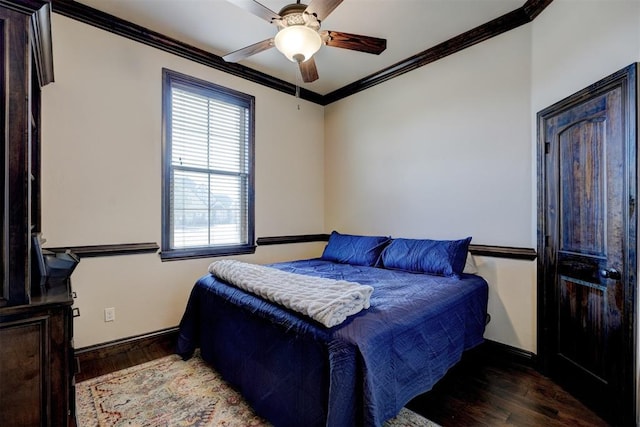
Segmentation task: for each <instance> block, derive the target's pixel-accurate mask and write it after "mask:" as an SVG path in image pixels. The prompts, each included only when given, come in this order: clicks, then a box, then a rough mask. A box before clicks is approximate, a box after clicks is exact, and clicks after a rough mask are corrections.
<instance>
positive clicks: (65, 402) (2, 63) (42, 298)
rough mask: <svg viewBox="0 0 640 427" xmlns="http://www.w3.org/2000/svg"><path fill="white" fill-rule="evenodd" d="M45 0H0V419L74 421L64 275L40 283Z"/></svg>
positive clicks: (47, 55) (48, 63) (47, 35)
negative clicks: (36, 246)
mask: <svg viewBox="0 0 640 427" xmlns="http://www.w3.org/2000/svg"><path fill="white" fill-rule="evenodd" d="M50 22H51V21H50V5H49V2H48V1H44V0H0V51H1V52H0V53H1V54H0V73H1V74H2V76H1V78H0V97H1V98H2V102H0V114H1V115H2V120H0V135H1V136H2V147H3V150H1V151H0V169H1V170H2V180H1V181H0V182H1V183H2V185H0V196H1V197H0V201H1V204H2V210H0V212H1V213H0V220H1V221H2V227H0V245H1V247H2V263H1V264H0V275H1V276H2V282H1V283H0V426H12V427H13V426H68V425H72V422H73V409H74V408H73V406H74V405H73V402H74V398H73V393H74V391H73V369H72V368H73V342H72V340H73V321H72V320H73V319H72V307H71V306H72V304H73V299H72V295H71V288H70V282H69V281H68V280H60V281H58V282H55V283H49V284H47V285H44V286H41V284H40V277H39V274H38V270H37V269H33V270H32V268H33V267H34V266H32V262H31V260H32V256H33V254H32V247H31V242H32V236H33V235H34V234H35V233H38V232H40V231H41V230H40V134H39V130H40V88H41V87H42V86H44V85H45V84H48V83H50V82H52V81H53V61H52V47H51V27H50Z"/></svg>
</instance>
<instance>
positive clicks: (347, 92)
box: [0, 0, 553, 105]
mask: <svg viewBox="0 0 640 427" xmlns="http://www.w3.org/2000/svg"><path fill="white" fill-rule="evenodd" d="M552 1H553V0H527V2H526V3H525V4H524V5H523V6H521V7H519V8H517V9H515V10H513V11H511V12H508V13H506V14H504V15H502V16H500V17H498V18H496V19H493V20H491V21H489V22H486V23H484V24H482V25H480V26H478V27H476V28H473V29H471V30H469V31H466V32H464V33H462V34H460V35H458V36H455V37H452V38H450V39H449V40H447V41H445V42H442V43H440V44H438V45H436V46H433V47H431V48H429V49H427V50H425V51H423V52H420V53H418V54H416V55H414V56H411V57H409V58H407V59H405V60H403V61H400V62H397V63H396V64H393V65H391V66H389V67H387V68H384V69H382V70H380V71H377V72H375V73H373V74H371V75H369V76H367V77H364V78H362V79H360V80H357V81H355V82H353V83H350V84H348V85H346V86H343V87H341V88H339V89H337V90H335V91H333V92H330V93H328V94H326V95H320V94H318V93H316V92H313V91H310V90H307V89H304V88H300V92H299V97H300V98H302V99H305V100H307V101H310V102H313V103H316V104H319V105H328V104H331V103H333V102H336V101H339V100H341V99H344V98H346V97H348V96H351V95H353V94H356V93H358V92H362V91H363V90H366V89H369V88H371V87H373V86H376V85H378V84H380V83H383V82H385V81H387V80H390V79H393V78H395V77H398V76H401V75H403V74H405V73H408V72H410V71H413V70H415V69H417V68H420V67H423V66H425V65H427V64H430V63H432V62H435V61H437V60H439V59H442V58H445V57H447V56H449V55H452V54H454V53H457V52H460V51H461V50H464V49H466V48H468V47H471V46H474V45H476V44H478V43H481V42H483V41H485V40H488V39H490V38H493V37H495V36H498V35H500V34H503V33H505V32H507V31H510V30H513V29H515V28H518V27H520V26H521V25H524V24H527V23H529V22H531V21H533V20H534V19H535V18H536V17H537V16H538V15H539V14H540V13H541V12H542V11H543V10H544V9H545V8H546V7H547V6H549V5H550V4H551V2H552ZM0 2H1V1H0ZM51 4H52V10H53V12H55V13H58V14H60V15H63V16H66V17H68V18H72V19H75V20H77V21H80V22H83V23H85V24H88V25H92V26H94V27H97V28H100V29H103V30H105V31H109V32H111V33H114V34H117V35H119V36H122V37H126V38H128V39H131V40H135V41H137V42H140V43H143V44H146V45H148V46H152V47H155V48H157V49H160V50H163V51H165V52H169V53H172V54H174V55H178V56H181V57H183V58H186V59H188V60H191V61H194V62H197V63H199V64H202V65H206V66H208V67H211V68H214V69H216V70H219V71H223V72H225V73H229V74H232V75H234V76H237V77H241V78H243V79H246V80H249V81H251V82H254V83H257V84H260V85H263V86H266V87H269V88H271V89H275V90H278V91H280V92H284V93H287V94H290V95H293V96H295V94H296V86H295V85H294V84H291V83H288V82H285V81H284V80H281V79H278V78H276V77H273V76H270V75H268V74H265V73H262V72H260V71H257V70H254V69H253V68H249V67H246V66H244V65H240V64H237V63H228V62H225V61H224V60H223V59H222V57H220V56H218V55H215V54H213V53H210V52H207V51H205V50H203V49H199V48H196V47H194V46H191V45H189V44H187V43H184V42H181V41H179V40H176V39H173V38H171V37H168V36H165V35H163V34H160V33H158V32H155V31H151V30H149V29H147V28H144V27H142V26H140V25H137V24H134V23H132V22H129V21H125V20H123V19H120V18H117V17H115V16H113V15H110V14H108V13H105V12H102V11H99V10H97V9H94V8H92V7H89V6H86V5H84V4H82V3H78V2H77V1H74V0H52V1H51Z"/></svg>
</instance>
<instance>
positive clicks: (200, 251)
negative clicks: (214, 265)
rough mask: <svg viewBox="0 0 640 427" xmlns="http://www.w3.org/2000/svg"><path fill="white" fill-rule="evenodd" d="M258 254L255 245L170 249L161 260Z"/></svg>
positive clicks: (163, 253)
mask: <svg viewBox="0 0 640 427" xmlns="http://www.w3.org/2000/svg"><path fill="white" fill-rule="evenodd" d="M255 252H256V246H255V245H245V246H224V247H218V248H190V249H170V250H164V251H162V252H160V259H161V260H162V261H163V262H164V261H180V260H186V259H196V258H213V257H220V256H231V255H246V254H253V253H255Z"/></svg>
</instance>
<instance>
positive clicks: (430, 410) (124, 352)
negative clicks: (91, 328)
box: [76, 336, 608, 427]
mask: <svg viewBox="0 0 640 427" xmlns="http://www.w3.org/2000/svg"><path fill="white" fill-rule="evenodd" d="M173 347H174V343H173V340H172V339H171V337H170V336H168V337H158V338H156V339H154V340H147V341H145V343H144V345H139V344H136V343H131V344H125V345H121V346H120V347H119V348H118V349H117V350H118V351H117V352H115V354H114V351H113V350H114V349H113V348H110V349H106V350H105V351H104V352H100V351H93V352H91V354H90V355H88V354H87V355H84V357H83V355H82V354H81V355H80V357H79V369H80V372H79V373H77V374H76V382H80V381H83V380H86V379H89V378H93V377H96V376H99V375H103V374H107V373H110V372H113V371H116V370H119V369H124V368H128V367H130V366H134V365H137V364H140V363H144V362H147V361H150V360H153V359H157V358H160V357H163V356H166V355H169V354H172V353H173ZM407 407H409V408H410V409H412V410H413V411H415V412H418V413H420V414H422V415H424V416H425V417H427V418H429V419H430V420H432V421H434V422H436V423H438V424H440V425H441V426H443V427H449V426H455V427H461V426H545V427H552V426H572V427H573V426H607V425H608V424H607V423H605V422H604V421H603V420H602V419H601V418H599V417H598V416H597V415H595V414H594V413H593V412H592V411H590V410H589V409H587V408H586V407H585V406H584V405H582V404H581V403H580V402H579V401H577V400H576V399H575V398H573V397H572V396H571V395H569V394H568V393H567V392H565V391H564V390H563V389H562V388H561V387H560V386H558V385H557V384H555V383H554V382H553V381H551V380H549V379H548V378H546V377H544V376H543V375H541V374H540V373H538V372H537V371H536V370H535V369H533V368H531V367H529V366H527V364H525V363H518V362H517V361H514V360H513V359H509V358H501V357H496V355H495V354H489V353H488V352H487V351H485V349H483V348H482V347H481V348H479V349H477V350H473V351H472V352H468V353H467V354H466V355H465V357H464V358H463V360H462V361H461V362H460V363H459V364H458V365H457V366H455V367H454V368H453V369H451V370H450V371H449V373H448V374H447V376H446V377H445V378H443V379H442V380H441V381H440V382H439V383H438V384H437V385H436V386H435V387H434V389H433V390H432V391H430V392H429V393H425V394H423V395H421V396H419V397H417V398H415V399H414V400H412V401H411V402H410V403H409V404H408V405H407Z"/></svg>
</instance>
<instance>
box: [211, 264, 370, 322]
mask: <svg viewBox="0 0 640 427" xmlns="http://www.w3.org/2000/svg"><path fill="white" fill-rule="evenodd" d="M209 273H211V274H213V275H214V276H216V277H217V278H219V279H222V280H224V281H226V282H228V283H230V284H232V285H234V286H237V287H238V288H240V289H243V290H245V291H248V292H251V293H253V294H255V295H257V296H259V297H261V298H264V299H266V300H269V301H271V302H274V303H276V304H280V305H282V306H284V307H286V308H289V309H291V310H294V311H297V312H299V313H302V314H304V315H306V316H309V317H311V318H312V319H314V320H316V321H318V322H320V323H322V324H323V325H325V326H326V327H328V328H330V327H332V326H336V325H339V324H340V323H342V322H344V321H345V319H346V318H347V316H351V315H352V314H356V313H358V312H360V311H361V310H363V309H367V308H369V298H370V297H371V293H372V292H373V288H372V287H371V286H368V285H361V284H359V283H355V282H347V281H346V280H333V279H326V278H323V277H314V276H306V275H303V274H295V273H289V272H286V271H281V270H278V269H276V268H273V267H265V266H261V265H256V264H248V263H245V262H241V261H235V260H221V261H214V262H212V263H211V265H209Z"/></svg>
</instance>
